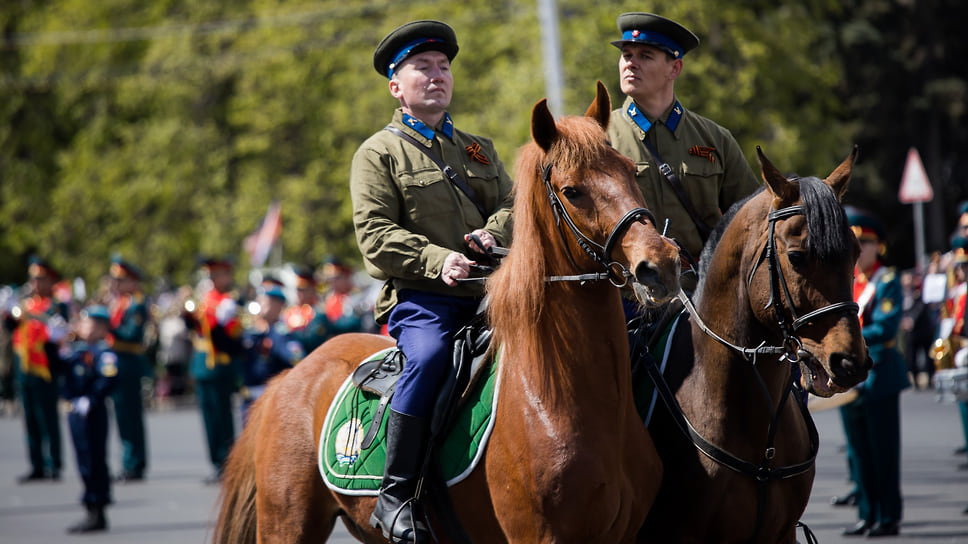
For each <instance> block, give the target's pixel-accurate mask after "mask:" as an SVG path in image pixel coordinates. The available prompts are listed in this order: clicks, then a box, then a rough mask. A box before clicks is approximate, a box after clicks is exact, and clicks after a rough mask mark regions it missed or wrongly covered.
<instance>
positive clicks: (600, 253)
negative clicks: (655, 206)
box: [541, 164, 656, 287]
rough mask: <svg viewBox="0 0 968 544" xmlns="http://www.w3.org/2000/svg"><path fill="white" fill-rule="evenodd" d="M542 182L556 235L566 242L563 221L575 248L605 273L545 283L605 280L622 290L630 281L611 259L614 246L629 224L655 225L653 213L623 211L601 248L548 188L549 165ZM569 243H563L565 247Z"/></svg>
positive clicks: (627, 271) (572, 262) (626, 274)
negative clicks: (552, 213) (553, 218)
mask: <svg viewBox="0 0 968 544" xmlns="http://www.w3.org/2000/svg"><path fill="white" fill-rule="evenodd" d="M541 179H542V181H544V184H545V189H546V190H547V192H548V201H549V202H550V203H551V210H552V211H553V212H554V215H555V225H557V226H558V234H559V235H560V236H561V240H562V242H565V233H564V231H563V230H562V220H564V224H565V226H566V227H568V230H570V231H571V233H572V236H574V238H575V242H576V243H577V244H578V247H580V248H582V250H583V251H584V252H585V253H586V254H587V255H588V256H589V257H591V258H592V259H593V260H594V261H595V262H596V263H598V264H599V265H601V267H602V268H603V269H605V271H604V272H598V273H594V274H579V275H575V276H551V277H549V278H547V281H589V280H603V279H607V280H608V281H610V282H611V283H612V285H614V286H615V287H625V285H627V284H628V282H629V278H633V281H634V276H633V275H632V273H631V272H629V269H628V268H626V267H625V265H623V264H622V263H619V262H615V261H613V260H612V249H614V247H615V244H616V243H618V240H619V238H621V237H622V235H624V234H625V231H627V230H628V229H629V227H631V226H632V223H637V222H641V221H642V219H643V218H645V219H648V220H649V221H652V224H653V225H655V224H656V221H655V216H654V215H652V212H650V211H649V210H647V209H645V208H641V207H640V208H632V209H631V210H629V211H627V212H625V215H624V216H622V219H620V220H619V222H618V223H617V224H616V225H615V227H613V228H612V232H611V233H610V234H609V235H608V238H606V240H605V245H604V246H602V245H600V244H598V243H597V242H595V241H594V240H592V239H591V238H589V237H588V236H586V235H585V234H584V233H583V232H582V231H581V229H579V228H578V225H576V224H575V222H574V221H573V220H572V218H571V215H569V214H568V210H566V209H565V206H564V204H562V202H561V199H559V198H558V194H557V193H556V192H555V189H554V187H552V186H551V164H547V165H545V166H544V168H542V171H541ZM567 247H568V244H567V243H565V248H567ZM567 251H568V259H569V260H571V264H572V265H574V266H575V268H578V263H576V262H575V258H574V257H573V256H572V255H571V251H570V250H567Z"/></svg>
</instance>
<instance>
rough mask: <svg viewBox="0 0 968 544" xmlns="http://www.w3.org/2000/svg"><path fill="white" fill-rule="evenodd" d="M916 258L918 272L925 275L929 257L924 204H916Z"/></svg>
mask: <svg viewBox="0 0 968 544" xmlns="http://www.w3.org/2000/svg"><path fill="white" fill-rule="evenodd" d="M914 257H915V261H914V262H915V263H917V267H918V271H919V272H920V273H921V274H924V273H925V272H926V271H927V269H928V263H927V256H926V255H925V254H924V203H923V202H915V203H914Z"/></svg>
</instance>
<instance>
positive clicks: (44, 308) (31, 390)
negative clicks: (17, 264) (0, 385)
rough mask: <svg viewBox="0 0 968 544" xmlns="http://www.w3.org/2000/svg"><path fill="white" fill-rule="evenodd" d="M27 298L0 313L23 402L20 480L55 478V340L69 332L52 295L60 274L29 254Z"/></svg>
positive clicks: (57, 468) (57, 472)
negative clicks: (24, 467) (26, 464)
mask: <svg viewBox="0 0 968 544" xmlns="http://www.w3.org/2000/svg"><path fill="white" fill-rule="evenodd" d="M27 274H28V276H29V278H30V279H29V287H30V296H29V297H28V298H27V299H26V300H24V301H22V302H21V304H20V305H19V306H14V307H11V308H9V309H8V311H7V312H5V314H4V325H5V326H6V327H7V329H8V330H10V331H12V335H11V336H12V338H11V341H12V343H13V353H14V374H15V381H16V386H17V395H18V396H19V397H20V399H21V401H22V402H23V408H24V424H25V427H26V431H27V436H26V438H27V451H28V455H29V457H30V468H31V470H30V472H28V473H27V474H25V475H23V476H21V477H19V478H18V479H17V481H18V482H20V483H28V482H33V481H37V480H44V479H51V480H59V479H60V470H61V435H60V426H59V424H58V420H57V398H58V391H57V387H58V384H57V376H56V375H55V374H56V370H57V366H58V362H59V359H58V355H57V351H58V344H60V343H61V342H62V341H63V340H64V339H65V337H66V336H67V334H68V332H69V324H68V320H69V314H68V309H67V305H66V304H64V303H63V302H58V301H56V300H55V299H54V297H53V290H54V284H55V283H56V282H57V280H58V279H59V278H60V275H59V274H58V272H57V270H56V269H55V268H54V267H53V266H51V265H50V263H48V262H47V261H46V260H44V259H41V258H39V257H36V256H35V257H31V259H30V264H29V266H28V269H27Z"/></svg>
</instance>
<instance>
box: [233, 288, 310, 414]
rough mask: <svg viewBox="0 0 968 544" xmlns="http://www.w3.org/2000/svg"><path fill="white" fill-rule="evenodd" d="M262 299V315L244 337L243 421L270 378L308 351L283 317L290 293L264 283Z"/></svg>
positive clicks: (260, 304)
mask: <svg viewBox="0 0 968 544" xmlns="http://www.w3.org/2000/svg"><path fill="white" fill-rule="evenodd" d="M258 303H259V315H258V317H257V318H256V320H255V323H254V324H253V326H252V327H250V328H249V329H247V330H246V331H245V334H244V335H243V337H242V349H243V350H244V352H243V353H244V355H243V365H242V385H243V388H244V395H243V401H242V422H243V424H245V421H246V416H247V414H248V411H249V407H250V406H252V403H254V402H255V401H256V399H258V398H259V397H260V396H261V395H262V393H263V392H265V388H266V384H267V383H268V382H269V380H270V379H271V378H272V377H273V376H275V375H276V374H278V373H280V372H282V371H283V370H286V369H287V368H292V367H293V366H294V365H295V364H296V363H298V362H299V361H300V360H301V359H302V358H303V357H304V356H305V355H306V352H305V351H304V350H303V347H302V344H300V343H299V342H298V341H297V340H296V339H295V338H294V337H293V335H292V331H290V330H289V327H288V326H287V325H286V323H285V322H284V321H283V320H281V319H280V316H281V314H282V311H283V309H284V308H285V307H286V294H285V292H283V290H282V286H281V285H279V284H275V283H264V284H263V288H262V293H260V294H259V296H258Z"/></svg>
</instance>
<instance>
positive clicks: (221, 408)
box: [185, 260, 243, 483]
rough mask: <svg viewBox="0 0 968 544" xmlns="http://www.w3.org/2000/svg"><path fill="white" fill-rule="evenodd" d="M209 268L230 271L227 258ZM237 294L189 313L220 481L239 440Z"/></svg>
mask: <svg viewBox="0 0 968 544" xmlns="http://www.w3.org/2000/svg"><path fill="white" fill-rule="evenodd" d="M206 267H207V268H208V270H209V271H210V273H212V272H211V271H213V270H217V269H228V270H231V265H230V264H228V263H227V261H224V260H209V261H207V262H206ZM236 298H237V296H236V293H235V292H234V291H231V290H228V291H224V292H223V291H219V290H218V289H215V288H213V289H211V290H209V291H208V292H207V293H206V294H205V297H204V298H203V300H202V301H201V302H200V303H199V304H198V307H197V308H196V309H195V312H194V314H187V315H185V320H186V324H188V325H189V327H190V328H191V329H192V331H193V335H192V336H193V344H194V348H195V349H194V352H193V353H192V359H191V362H190V364H189V371H190V372H191V375H192V378H193V379H194V380H195V395H196V397H197V399H198V405H199V409H200V411H201V413H202V423H203V424H204V426H205V438H206V443H207V445H208V455H209V461H211V463H212V466H213V467H214V468H215V474H214V475H213V477H212V478H209V479H208V482H209V483H215V482H216V481H218V480H219V479H220V478H221V474H222V469H223V468H224V465H225V461H226V459H227V458H228V454H229V450H231V448H232V444H233V443H234V442H235V418H234V415H233V411H232V395H233V394H234V393H235V392H236V391H237V390H238V388H239V384H240V382H241V369H242V356H243V351H242V342H241V338H242V332H243V331H242V322H241V320H240V318H239V317H238V315H237V308H238V302H237V300H236Z"/></svg>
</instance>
